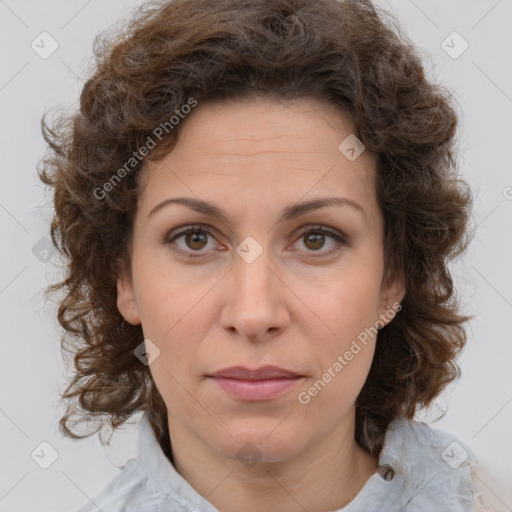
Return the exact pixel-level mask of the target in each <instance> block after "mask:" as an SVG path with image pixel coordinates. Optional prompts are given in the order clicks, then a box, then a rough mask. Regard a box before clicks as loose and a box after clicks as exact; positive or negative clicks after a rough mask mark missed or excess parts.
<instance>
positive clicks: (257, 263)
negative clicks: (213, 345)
mask: <svg viewBox="0 0 512 512" xmlns="http://www.w3.org/2000/svg"><path fill="white" fill-rule="evenodd" d="M249 261H250V260H249ZM274 267H275V265H273V264H272V261H271V258H270V257H269V251H268V249H267V248H263V252H262V253H261V254H260V255H259V256H258V257H257V258H256V259H255V260H254V261H252V262H248V261H247V260H245V259H244V258H243V257H241V256H239V255H238V254H236V255H235V258H234V262H233V267H232V268H231V270H230V272H229V274H228V276H226V278H227V279H229V285H228V286H226V299H225V304H224V308H223V312H222V315H221V322H222V325H223V327H224V328H225V329H228V330H231V331H236V332H238V333H239V334H240V335H241V336H243V337H244V338H246V339H248V340H251V341H261V340H263V339H268V338H269V337H274V336H276V335H278V334H279V333H280V332H282V331H283V329H284V328H285V327H286V325H287V324H288V322H289V320H290V317H289V314H288V311H287V308H286V306H285V303H284V300H285V295H286V290H287V287H286V285H285V284H284V281H283V278H282V276H280V275H279V272H278V271H276V270H274ZM288 293H289V292H288Z"/></svg>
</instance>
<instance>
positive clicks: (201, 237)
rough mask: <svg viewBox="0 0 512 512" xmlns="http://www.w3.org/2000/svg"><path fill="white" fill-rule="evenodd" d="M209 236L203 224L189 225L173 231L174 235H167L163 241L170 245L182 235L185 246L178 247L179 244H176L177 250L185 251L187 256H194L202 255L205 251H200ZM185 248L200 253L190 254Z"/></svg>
mask: <svg viewBox="0 0 512 512" xmlns="http://www.w3.org/2000/svg"><path fill="white" fill-rule="evenodd" d="M209 236H212V234H211V233H210V231H208V229H206V228H204V227H203V226H191V227H188V228H187V229H183V230H182V231H179V232H178V233H175V234H174V235H171V234H170V235H168V236H167V237H166V239H165V241H164V243H165V244H166V245H170V244H172V243H174V242H175V240H178V239H180V238H182V237H184V238H183V241H184V243H185V248H183V247H180V246H179V244H176V245H177V246H178V251H179V252H183V253H187V254H186V256H187V257H189V258H196V257H198V256H203V253H204V252H205V251H202V249H204V247H205V246H206V245H207V242H208V237H209ZM187 248H188V249H191V250H192V252H196V253H197V252H199V253H200V254H191V253H190V252H189V251H188V250H187Z"/></svg>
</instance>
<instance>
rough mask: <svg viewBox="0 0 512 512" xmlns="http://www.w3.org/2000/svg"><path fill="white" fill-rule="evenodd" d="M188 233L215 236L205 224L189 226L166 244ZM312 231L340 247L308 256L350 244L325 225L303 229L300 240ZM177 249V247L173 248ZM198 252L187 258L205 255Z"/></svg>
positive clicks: (170, 236) (334, 250)
mask: <svg viewBox="0 0 512 512" xmlns="http://www.w3.org/2000/svg"><path fill="white" fill-rule="evenodd" d="M188 233H206V234H207V235H208V236H210V237H212V238H215V237H214V236H213V235H212V233H211V232H210V231H209V230H208V228H207V227H206V226H203V225H196V226H189V227H187V228H186V229H183V230H181V231H179V232H178V233H174V234H172V235H171V234H170V233H169V234H168V235H167V236H166V237H165V239H164V244H165V245H171V243H172V242H174V241H175V240H176V239H178V238H180V237H182V236H183V235H187V234H188ZM311 233H315V234H317V233H321V234H323V235H327V236H329V237H331V238H332V239H333V240H334V241H335V242H337V245H338V247H337V248H335V249H332V250H330V251H327V252H323V253H321V255H320V256H313V255H311V256H308V257H311V258H319V257H323V256H330V255H331V254H333V253H334V252H336V251H338V250H339V249H340V246H348V245H349V242H348V238H347V237H345V236H344V235H342V234H340V233H337V232H335V231H331V230H327V229H324V228H323V227H316V228H310V229H308V230H306V231H303V232H302V233H301V234H300V235H299V236H298V240H299V239H300V238H302V237H304V236H305V235H309V234H311ZM173 250H175V249H173ZM178 252H183V250H182V249H178ZM310 252H312V253H314V252H316V251H310ZM195 253H196V254H194V253H187V254H186V257H187V258H190V259H192V258H200V257H204V253H203V252H198V251H195Z"/></svg>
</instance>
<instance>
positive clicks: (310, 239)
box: [299, 227, 348, 258]
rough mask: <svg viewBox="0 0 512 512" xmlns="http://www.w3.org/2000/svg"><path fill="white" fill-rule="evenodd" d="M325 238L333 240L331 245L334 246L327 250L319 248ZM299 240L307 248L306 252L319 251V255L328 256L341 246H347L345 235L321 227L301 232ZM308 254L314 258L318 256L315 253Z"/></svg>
mask: <svg viewBox="0 0 512 512" xmlns="http://www.w3.org/2000/svg"><path fill="white" fill-rule="evenodd" d="M326 238H330V239H331V241H333V243H332V245H333V246H334V247H333V248H331V249H329V250H327V251H325V250H324V251H321V249H322V248H323V247H324V246H325V239H326ZM299 240H301V241H302V242H303V244H304V246H305V247H306V248H307V249H309V250H307V251H306V252H309V253H311V252H313V253H315V252H319V253H320V256H329V255H331V254H333V253H335V252H336V251H338V250H339V249H340V247H341V246H348V238H347V237H345V236H344V235H342V234H341V233H338V232H335V231H331V230H328V229H324V228H322V227H315V228H312V229H309V230H308V231H305V232H303V233H302V234H301V235H300V236H299ZM309 256H312V257H314V258H316V257H318V256H317V255H316V254H308V257H309Z"/></svg>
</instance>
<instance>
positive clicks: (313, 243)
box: [304, 233, 325, 251]
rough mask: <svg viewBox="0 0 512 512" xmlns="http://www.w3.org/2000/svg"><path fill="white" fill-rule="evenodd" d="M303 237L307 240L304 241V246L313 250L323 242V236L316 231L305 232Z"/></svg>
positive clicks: (320, 246)
mask: <svg viewBox="0 0 512 512" xmlns="http://www.w3.org/2000/svg"><path fill="white" fill-rule="evenodd" d="M304 238H305V240H307V241H306V242H305V244H306V246H307V247H308V248H309V249H311V250H313V251H317V250H318V249H321V248H322V247H323V245H324V243H325V236H324V235H320V234H318V233H316V234H314V233H307V234H305V235H304Z"/></svg>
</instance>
